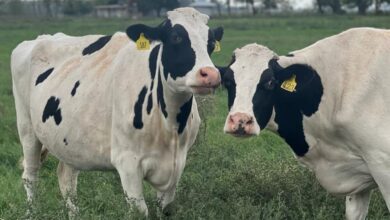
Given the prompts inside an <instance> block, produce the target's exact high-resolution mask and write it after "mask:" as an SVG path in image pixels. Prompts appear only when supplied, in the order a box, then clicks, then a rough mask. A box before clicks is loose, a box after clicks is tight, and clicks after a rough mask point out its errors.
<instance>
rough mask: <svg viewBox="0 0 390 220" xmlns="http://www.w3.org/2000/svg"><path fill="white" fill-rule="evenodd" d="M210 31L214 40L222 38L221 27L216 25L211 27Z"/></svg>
mask: <svg viewBox="0 0 390 220" xmlns="http://www.w3.org/2000/svg"><path fill="white" fill-rule="evenodd" d="M212 32H213V34H214V38H215V40H217V41H221V40H222V37H223V27H217V28H215V29H213V30H212Z"/></svg>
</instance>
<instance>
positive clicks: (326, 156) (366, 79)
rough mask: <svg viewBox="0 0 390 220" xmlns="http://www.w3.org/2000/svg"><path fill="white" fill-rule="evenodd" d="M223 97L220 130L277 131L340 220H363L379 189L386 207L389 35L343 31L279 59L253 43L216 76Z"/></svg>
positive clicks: (389, 189) (389, 193) (389, 182)
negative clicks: (341, 212)
mask: <svg viewBox="0 0 390 220" xmlns="http://www.w3.org/2000/svg"><path fill="white" fill-rule="evenodd" d="M220 71H221V73H222V74H223V76H222V83H223V84H224V85H225V87H226V88H227V90H228V106H229V109H230V112H229V114H228V116H227V119H226V123H225V127H224V131H225V132H226V133H229V134H232V135H235V136H251V135H258V134H259V133H261V131H262V130H263V129H265V128H267V127H268V128H270V129H271V130H273V131H275V132H277V133H278V134H279V135H280V136H281V137H282V138H283V139H284V140H285V141H286V143H287V144H288V145H289V146H290V147H291V148H292V150H293V151H294V153H295V155H296V157H297V159H298V160H299V161H300V162H302V163H303V164H305V165H306V166H308V167H309V168H310V169H311V170H313V171H314V173H315V175H316V177H317V179H318V181H319V182H320V184H321V185H322V186H323V187H324V188H325V189H326V190H328V191H329V192H330V193H334V194H342V195H346V196H347V197H346V216H347V218H348V219H364V218H365V216H366V215H367V211H368V205H369V198H370V191H371V189H372V188H375V187H379V189H380V191H381V193H382V195H383V197H384V198H385V200H386V204H387V207H388V208H390V135H389V134H388V132H389V131H390V130H389V129H390V86H389V85H390V31H389V30H380V29H373V28H356V29H350V30H347V31H345V32H343V33H340V34H338V35H335V36H331V37H329V38H326V39H323V40H320V41H318V42H316V43H315V44H313V45H311V46H309V47H307V48H304V49H302V50H298V51H294V52H291V53H290V54H289V55H287V56H278V55H277V54H275V53H274V52H273V51H271V50H269V49H268V48H266V47H264V46H260V45H257V44H250V45H246V46H244V47H242V48H240V49H236V50H235V51H234V56H233V60H232V62H231V64H230V65H229V66H228V67H226V68H221V69H220Z"/></svg>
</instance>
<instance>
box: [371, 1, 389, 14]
mask: <svg viewBox="0 0 390 220" xmlns="http://www.w3.org/2000/svg"><path fill="white" fill-rule="evenodd" d="M384 2H387V3H390V0H374V5H375V14H380V13H381V9H380V8H381V5H382V3H384Z"/></svg>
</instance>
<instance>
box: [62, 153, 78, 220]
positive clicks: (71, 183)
mask: <svg viewBox="0 0 390 220" xmlns="http://www.w3.org/2000/svg"><path fill="white" fill-rule="evenodd" d="M57 175H58V183H59V185H60V190H61V194H62V196H63V197H64V200H65V203H66V207H67V208H68V209H69V218H70V219H73V218H74V217H75V216H76V215H77V214H78V208H77V206H76V205H75V204H74V200H75V199H76V196H77V177H78V175H79V171H78V170H76V169H74V168H73V167H71V166H69V165H67V164H65V163H64V162H62V161H60V162H59V164H58V167H57Z"/></svg>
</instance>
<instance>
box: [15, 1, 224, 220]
mask: <svg viewBox="0 0 390 220" xmlns="http://www.w3.org/2000/svg"><path fill="white" fill-rule="evenodd" d="M208 19H209V18H208V16H207V15H204V14H201V13H199V12H198V11H196V10H194V9H192V8H181V9H176V10H174V11H170V12H168V17H167V19H166V20H165V21H164V22H163V23H161V24H160V25H159V26H157V27H148V26H146V25H143V24H136V25H132V26H130V27H129V28H128V29H127V31H126V33H121V32H117V33H115V34H114V35H112V36H98V35H89V36H84V37H71V36H67V35H64V34H61V33H60V34H55V35H53V36H51V35H44V36H40V37H38V38H37V39H36V40H32V41H25V42H22V43H21V44H19V45H18V46H17V47H16V48H15V50H14V51H13V53H12V61H11V63H12V64H11V65H12V78H13V92H14V97H15V103H16V113H17V126H18V131H19V136H20V140H21V143H22V145H23V154H24V172H23V180H24V182H25V189H26V191H27V197H28V201H31V200H32V198H33V186H34V183H35V182H36V180H37V172H38V169H39V162H40V161H39V160H40V152H41V148H42V145H43V146H44V147H45V148H47V149H48V150H49V152H50V153H51V154H52V155H54V156H55V157H57V158H58V159H59V160H60V164H59V167H58V178H59V185H60V189H61V193H62V194H63V195H64V197H66V199H67V206H68V207H69V208H70V209H71V212H70V214H71V215H74V214H75V213H76V212H77V208H76V206H75V205H74V204H73V202H72V199H71V198H72V197H74V196H75V195H76V184H77V175H78V173H79V170H111V169H116V170H117V171H118V173H119V175H120V178H121V182H122V186H123V189H124V192H125V194H126V195H127V198H128V201H129V203H130V202H131V203H134V204H135V205H136V207H137V208H138V209H139V210H141V211H142V212H144V213H145V214H147V207H146V204H145V201H144V197H143V192H142V188H143V187H142V181H143V179H145V180H147V181H148V182H149V183H150V184H151V185H152V186H153V187H154V188H155V189H156V190H157V191H158V193H157V194H158V198H159V199H160V202H161V206H162V207H163V208H164V207H165V206H166V205H167V204H168V203H170V202H171V201H172V200H173V198H174V194H175V188H176V185H177V183H178V181H179V178H180V176H181V174H182V171H183V168H184V165H185V162H186V155H187V152H188V150H189V149H190V147H191V146H192V145H193V143H194V141H195V138H196V136H197V132H198V128H199V124H200V118H199V114H198V110H197V104H196V101H195V99H194V97H193V94H207V93H210V92H212V91H213V90H214V89H215V88H216V87H217V86H218V85H219V84H220V75H219V72H218V69H216V68H215V66H214V65H213V63H212V61H211V59H210V54H211V53H212V51H213V50H214V46H215V43H216V41H217V40H218V41H219V40H221V38H222V35H223V29H222V28H217V29H214V30H211V29H209V27H208V26H207V22H208ZM141 35H144V36H145V37H146V38H147V39H148V40H149V41H150V50H138V49H137V47H136V44H135V41H136V40H137V39H138V38H139V37H140V36H141ZM144 46H145V45H144ZM146 49H147V48H146Z"/></svg>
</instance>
